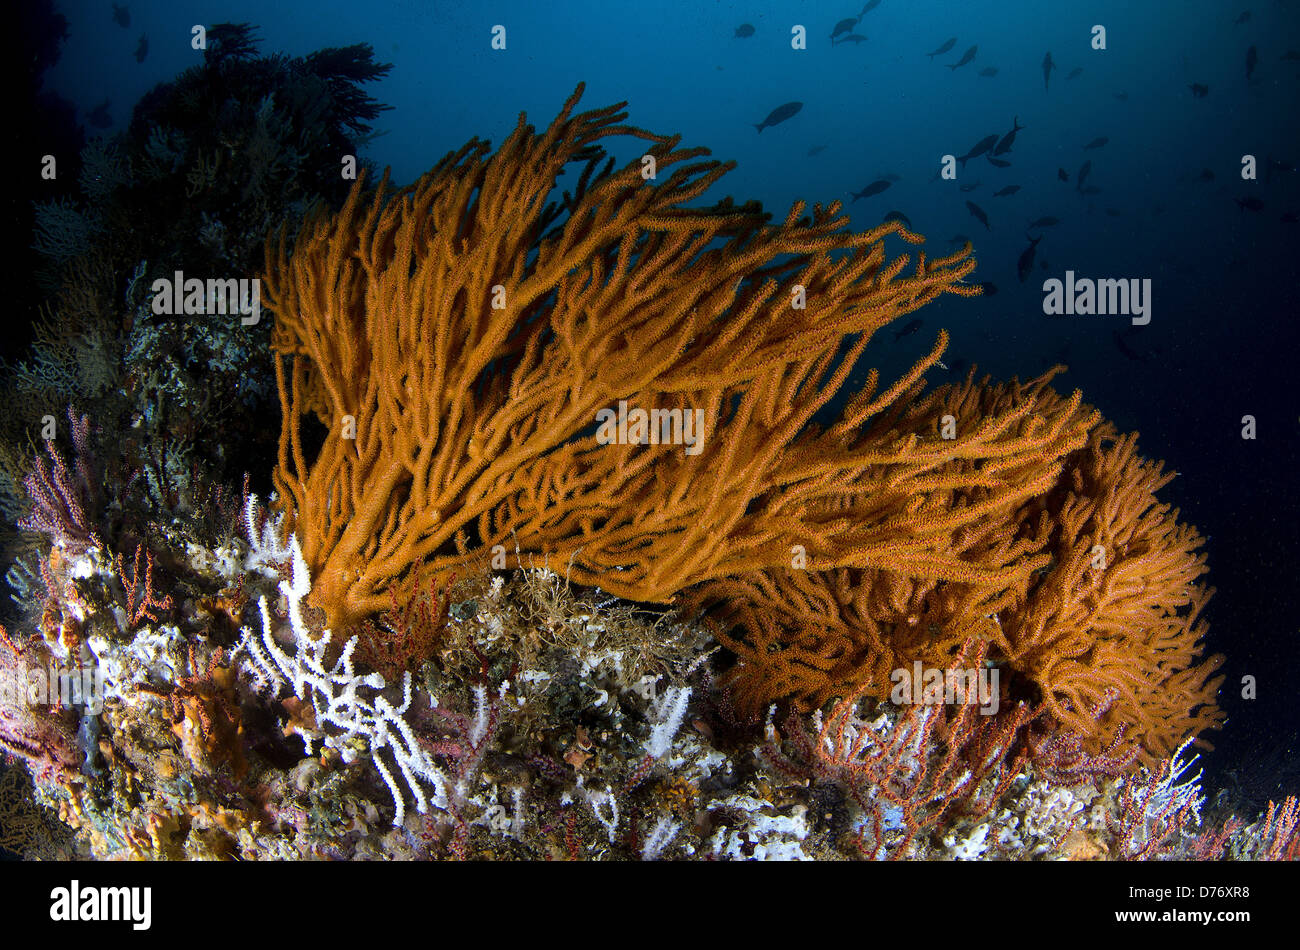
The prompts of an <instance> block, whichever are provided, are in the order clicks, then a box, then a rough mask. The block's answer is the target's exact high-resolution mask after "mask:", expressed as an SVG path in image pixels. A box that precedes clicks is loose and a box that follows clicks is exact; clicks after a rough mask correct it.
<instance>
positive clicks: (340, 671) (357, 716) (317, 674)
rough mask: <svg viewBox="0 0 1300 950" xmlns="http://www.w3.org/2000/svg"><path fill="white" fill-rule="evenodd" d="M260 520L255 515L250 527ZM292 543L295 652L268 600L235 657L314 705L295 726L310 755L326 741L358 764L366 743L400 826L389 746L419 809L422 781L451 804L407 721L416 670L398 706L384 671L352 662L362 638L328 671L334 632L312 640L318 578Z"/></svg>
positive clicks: (263, 682) (285, 588)
mask: <svg viewBox="0 0 1300 950" xmlns="http://www.w3.org/2000/svg"><path fill="white" fill-rule="evenodd" d="M254 504H255V503H250V506H249V507H250V512H252V511H253V510H255V508H254ZM253 523H254V522H253V521H252V519H251V518H250V525H251V524H253ZM289 546H290V551H291V553H292V560H293V579H292V582H286V581H283V580H282V581H281V582H280V590H281V592H282V593H283V594H284V596H285V599H286V600H287V601H288V604H289V625H290V627H291V628H292V630H293V636H294V646H295V652H294V653H293V655H290V654H288V653H286V652H285V651H284V650H282V649H281V648H280V645H279V644H278V643H276V641H275V636H274V633H273V631H274V628H275V627H274V623H273V621H272V619H271V611H270V608H269V607H268V606H267V602H266V598H265V597H263V598H261V602H260V603H261V609H262V635H261V637H254V636H253V633H252V631H250V630H249V629H248V628H247V627H245V628H244V636H243V638H242V639H241V640H240V642H239V644H238V646H237V647H236V648H235V655H236V656H240V655H245V656H247V657H248V661H249V662H248V663H246V664H244V668H245V669H246V670H247V671H248V672H249V673H250V674H251V675H252V676H253V677H254V678H255V679H256V680H257V681H258V683H259V685H260V686H262V687H263V688H267V687H269V688H272V689H274V690H275V691H276V692H279V691H280V690H282V689H283V688H284V687H285V685H286V684H287V685H288V686H289V687H290V688H291V689H292V690H293V694H294V695H295V696H296V697H297V698H298V699H299V700H301V701H302V702H304V703H306V704H308V705H309V706H310V707H311V709H312V711H313V712H314V714H315V717H314V719H315V728H310V727H308V726H305V725H303V724H302V723H301V722H298V723H295V725H294V731H295V732H297V733H298V734H299V735H301V736H302V737H303V742H304V743H305V744H306V746H307V752H308V754H309V755H310V754H311V750H312V743H313V742H314V741H315V740H317V739H320V740H321V741H322V742H323V744H324V746H325V747H326V748H330V749H335V750H337V751H338V752H339V753H340V754H341V756H342V758H343V761H344V762H353V761H355V760H356V757H357V755H358V752H359V751H360V750H361V749H362V748H363V746H362V743H364V749H366V750H368V751H369V754H370V760H371V762H372V763H374V766H375V769H376V770H377V771H378V772H379V774H380V776H381V777H382V778H383V780H384V783H385V784H386V785H387V786H388V789H389V791H390V792H391V793H392V795H393V803H394V805H395V807H396V814H395V815H394V817H393V824H394V825H401V824H402V823H403V821H404V820H405V818H406V805H405V800H404V798H403V795H402V791H401V789H400V788H399V787H398V785H397V782H396V781H395V780H394V778H393V774H392V771H391V770H390V769H389V766H388V764H387V763H386V762H385V761H384V759H383V758H382V757H381V755H380V753H381V752H382V751H383V750H384V749H388V751H389V756H390V757H391V759H392V761H393V764H394V765H395V766H396V767H397V770H398V771H399V772H401V774H402V778H403V779H405V780H406V787H407V789H408V790H409V792H410V795H411V798H412V799H413V800H414V801H415V807H416V810H417V811H419V812H420V813H421V814H424V813H425V812H426V811H427V810H428V804H429V802H430V800H429V799H426V796H425V793H424V789H423V787H422V786H421V780H423V781H424V782H426V783H428V784H429V785H431V786H432V787H433V790H434V794H433V796H432V799H431V801H432V804H433V805H434V806H435V807H437V808H440V809H441V808H445V807H446V804H447V790H448V785H449V780H448V778H447V776H446V775H444V774H443V772H442V771H441V770H440V769H439V768H438V767H437V766H436V765H434V764H433V762H432V761H431V760H430V759H429V757H428V755H427V754H426V753H425V752H424V750H423V749H422V748H421V747H420V745H419V743H418V742H417V741H416V738H415V734H414V733H413V732H412V731H411V727H410V726H409V725H408V724H407V722H406V720H405V719H404V718H403V716H404V714H405V713H406V711H407V710H408V709H410V706H411V675H410V674H409V673H407V674H405V675H404V676H403V678H402V703H401V705H400V706H394V705H393V704H392V703H391V702H389V701H388V699H386V698H385V697H384V695H383V692H382V691H383V690H384V689H385V687H386V685H387V684H386V683H385V682H384V678H383V677H382V676H380V675H379V674H378V673H371V674H369V675H367V676H361V675H359V674H358V673H357V672H356V669H355V668H354V666H353V664H352V652H353V650H355V648H356V645H357V638H356V637H353V638H352V639H351V640H349V641H348V642H347V644H346V645H345V646H344V647H343V653H342V655H341V656H340V657H339V659H338V661H337V662H336V663H335V664H334V666H333V667H332V668H330V669H326V667H325V663H324V659H325V651H326V650H327V649H328V647H329V643H330V631H328V630H326V631H325V633H324V634H323V635H322V636H321V637H320V638H319V639H312V637H311V635H310V633H309V632H308V630H307V626H306V624H305V623H304V621H303V618H302V601H303V599H304V598H305V597H306V596H307V595H308V594H309V593H311V578H310V576H309V575H308V573H307V564H306V562H305V561H304V560H303V556H302V550H301V549H300V548H299V546H298V539H297V538H296V537H291V538H290V544H289Z"/></svg>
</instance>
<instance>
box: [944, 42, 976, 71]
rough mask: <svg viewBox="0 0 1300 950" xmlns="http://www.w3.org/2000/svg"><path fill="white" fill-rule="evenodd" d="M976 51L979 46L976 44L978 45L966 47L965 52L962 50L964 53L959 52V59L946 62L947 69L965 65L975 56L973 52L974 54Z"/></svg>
mask: <svg viewBox="0 0 1300 950" xmlns="http://www.w3.org/2000/svg"><path fill="white" fill-rule="evenodd" d="M978 51H979V46H978V45H976V46H972V47H971V48H970V49H968V50H967V51H966V52H964V53H962V54H961V59H959V60H957V62H955V63H949V64H948V68H949V69H956V68H957V67H959V66H965V65H966V64H967V63H969V62H970V61H971V60H972V59H974V58H975V54H976V52H978Z"/></svg>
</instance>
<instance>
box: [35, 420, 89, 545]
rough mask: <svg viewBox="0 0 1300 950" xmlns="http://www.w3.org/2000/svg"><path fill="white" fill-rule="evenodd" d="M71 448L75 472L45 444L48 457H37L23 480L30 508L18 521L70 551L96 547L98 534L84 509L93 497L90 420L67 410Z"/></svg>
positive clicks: (54, 449)
mask: <svg viewBox="0 0 1300 950" xmlns="http://www.w3.org/2000/svg"><path fill="white" fill-rule="evenodd" d="M68 419H69V421H70V422H71V435H72V447H73V450H74V451H75V453H76V462H75V469H76V474H75V476H74V474H73V472H72V471H70V470H69V468H68V463H67V462H66V461H64V458H63V453H62V452H60V451H59V449H58V446H56V445H55V444H54V443H53V442H47V443H46V449H45V450H46V452H47V454H48V456H49V457H48V458H45V457H42V456H37V459H36V468H35V469H34V470H33V471H32V472H29V473H28V475H27V477H26V478H24V479H23V487H24V488H25V489H26V490H27V495H28V497H29V498H30V499H31V501H32V508H31V510H30V511H29V512H28V513H27V514H26V515H24V516H23V517H22V518H21V519H19V521H18V527H19V528H21V529H23V530H24V531H37V532H40V533H41V534H45V535H48V536H49V538H50V540H51V541H52V542H54V543H56V544H59V543H62V544H63V546H64V547H66V548H68V549H69V550H71V551H84V550H86V548H88V547H99V545H100V542H99V536H98V534H97V533H96V531H95V527H94V523H93V520H92V518H91V516H90V515H89V514H88V512H87V509H88V508H89V507H90V502H91V499H93V498H94V496H95V491H94V484H95V482H94V478H93V476H92V474H91V468H90V419H89V417H88V416H82V417H81V418H80V419H78V418H77V415H76V413H75V412H73V410H72V409H69V410H68Z"/></svg>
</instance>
